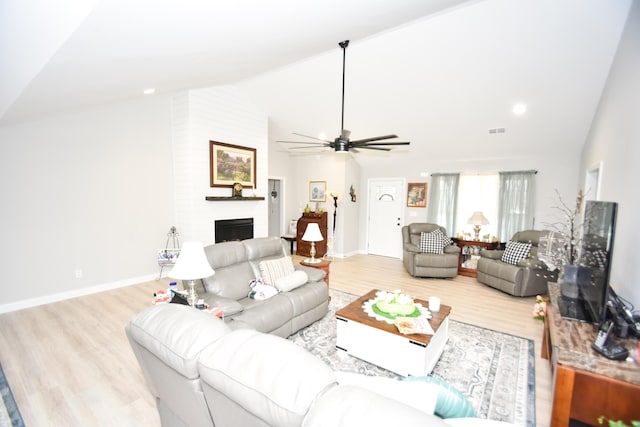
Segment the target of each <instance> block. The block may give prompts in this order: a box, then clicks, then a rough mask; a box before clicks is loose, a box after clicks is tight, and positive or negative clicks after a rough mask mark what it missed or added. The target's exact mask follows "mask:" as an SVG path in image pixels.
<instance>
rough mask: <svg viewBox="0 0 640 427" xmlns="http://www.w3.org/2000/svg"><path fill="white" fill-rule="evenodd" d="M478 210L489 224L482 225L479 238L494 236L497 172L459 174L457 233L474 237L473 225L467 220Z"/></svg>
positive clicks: (496, 213)
mask: <svg viewBox="0 0 640 427" xmlns="http://www.w3.org/2000/svg"><path fill="white" fill-rule="evenodd" d="M476 211H480V212H482V213H483V215H484V216H485V218H487V219H488V220H489V224H487V225H483V226H482V230H481V231H480V238H481V239H482V240H484V238H483V236H485V235H487V234H488V235H490V236H495V235H496V230H497V226H498V174H491V175H461V176H460V184H459V186H458V214H457V215H456V229H455V230H454V233H453V234H454V235H455V234H457V233H470V236H468V237H470V238H471V239H473V237H474V231H473V225H471V224H467V221H468V220H469V218H470V217H471V215H473V213H474V212H476Z"/></svg>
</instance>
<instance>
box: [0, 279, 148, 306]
mask: <svg viewBox="0 0 640 427" xmlns="http://www.w3.org/2000/svg"><path fill="white" fill-rule="evenodd" d="M156 279H158V275H157V274H149V275H146V276H140V277H132V278H129V279H124V280H119V281H117V282H111V283H104V284H101V285H96V286H91V287H88V288H82V289H74V290H72V291H67V292H60V293H57V294H52V295H46V296H42V297H37V298H30V299H25V300H22V301H16V302H12V303H9V304H2V305H0V314H2V313H9V312H11V311H17V310H22V309H25V308H31V307H37V306H39V305H44V304H50V303H52V302H58V301H64V300H66V299H70V298H76V297H81V296H85V295H91V294H97V293H100V292H104V291H110V290H112V289H118V288H124V287H125V286H131V285H137V284H138V283H143V282H149V281H151V280H156Z"/></svg>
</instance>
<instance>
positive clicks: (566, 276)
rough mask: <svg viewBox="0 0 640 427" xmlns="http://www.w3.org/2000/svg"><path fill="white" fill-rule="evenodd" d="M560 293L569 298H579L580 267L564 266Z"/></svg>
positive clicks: (559, 280)
mask: <svg viewBox="0 0 640 427" xmlns="http://www.w3.org/2000/svg"><path fill="white" fill-rule="evenodd" d="M558 283H559V284H560V293H562V295H563V296H565V297H567V298H578V295H579V291H578V266H577V265H570V264H565V265H563V266H562V271H561V273H560V277H558Z"/></svg>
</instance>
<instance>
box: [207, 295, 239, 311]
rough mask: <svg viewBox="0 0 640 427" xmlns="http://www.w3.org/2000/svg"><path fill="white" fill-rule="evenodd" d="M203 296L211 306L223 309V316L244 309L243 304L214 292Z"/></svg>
mask: <svg viewBox="0 0 640 427" xmlns="http://www.w3.org/2000/svg"><path fill="white" fill-rule="evenodd" d="M203 296H204V300H205V302H206V303H207V304H209V306H211V307H219V308H220V309H221V310H222V315H223V316H233V315H234V314H237V313H240V312H241V311H243V310H244V307H243V306H242V304H240V303H239V302H238V301H236V300H234V299H231V298H226V297H221V296H219V295H214V294H207V295H203Z"/></svg>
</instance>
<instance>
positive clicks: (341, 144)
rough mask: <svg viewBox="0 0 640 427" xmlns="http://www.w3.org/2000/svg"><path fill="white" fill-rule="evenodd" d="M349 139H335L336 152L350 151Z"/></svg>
mask: <svg viewBox="0 0 640 427" xmlns="http://www.w3.org/2000/svg"><path fill="white" fill-rule="evenodd" d="M347 144H348V143H347V141H345V140H343V139H340V138H338V139H336V141H335V151H336V153H348V152H349V145H347Z"/></svg>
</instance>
